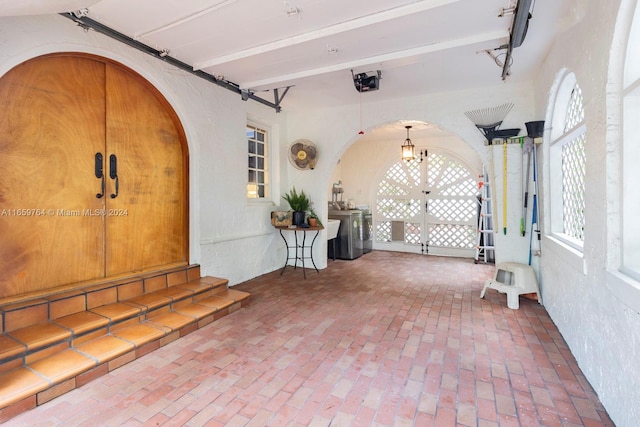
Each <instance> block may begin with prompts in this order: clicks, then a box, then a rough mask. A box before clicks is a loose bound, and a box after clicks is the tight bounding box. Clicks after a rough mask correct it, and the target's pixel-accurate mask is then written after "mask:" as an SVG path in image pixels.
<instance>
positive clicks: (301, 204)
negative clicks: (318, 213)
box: [282, 187, 311, 226]
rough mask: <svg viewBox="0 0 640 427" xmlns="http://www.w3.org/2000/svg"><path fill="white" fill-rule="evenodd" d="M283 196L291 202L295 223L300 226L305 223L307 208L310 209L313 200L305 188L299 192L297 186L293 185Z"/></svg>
mask: <svg viewBox="0 0 640 427" xmlns="http://www.w3.org/2000/svg"><path fill="white" fill-rule="evenodd" d="M282 198H283V199H285V200H286V201H287V203H289V206H290V207H291V210H293V225H297V226H300V225H302V224H304V219H305V216H306V214H307V210H309V206H310V205H311V201H310V200H309V197H308V196H307V195H306V194H305V192H304V190H301V191H300V192H298V191H297V190H296V188H295V187H292V188H291V190H290V191H289V192H288V193H285V195H284V196H282Z"/></svg>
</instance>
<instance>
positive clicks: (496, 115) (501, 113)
mask: <svg viewBox="0 0 640 427" xmlns="http://www.w3.org/2000/svg"><path fill="white" fill-rule="evenodd" d="M512 108H513V104H512V103H510V102H508V103H506V104H502V105H499V106H497V107H491V108H483V109H480V110H473V111H467V112H465V113H464V115H465V116H467V117H468V118H469V120H471V121H472V122H473V124H474V125H476V127H477V128H478V129H479V130H480V131H481V132H482V134H483V135H484V136H485V138H487V141H488V142H489V145H491V141H492V140H493V138H494V137H495V132H496V129H498V128H499V127H500V125H501V124H502V121H503V120H504V118H505V117H507V114H509V111H511V109H512Z"/></svg>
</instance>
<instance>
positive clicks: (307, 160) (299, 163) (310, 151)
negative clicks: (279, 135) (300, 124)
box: [289, 139, 318, 170]
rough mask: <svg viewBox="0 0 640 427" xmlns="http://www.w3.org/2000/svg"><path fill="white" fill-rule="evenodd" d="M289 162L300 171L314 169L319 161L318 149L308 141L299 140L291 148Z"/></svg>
mask: <svg viewBox="0 0 640 427" xmlns="http://www.w3.org/2000/svg"><path fill="white" fill-rule="evenodd" d="M289 161H290V162H291V164H292V165H293V166H295V167H296V168H297V169H300V170H307V169H314V168H315V167H316V162H317V161H318V149H317V148H316V145H315V144H314V143H313V142H311V141H309V140H308V139H297V140H295V141H293V143H292V144H291V146H290V147H289Z"/></svg>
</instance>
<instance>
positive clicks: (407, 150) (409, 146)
mask: <svg viewBox="0 0 640 427" xmlns="http://www.w3.org/2000/svg"><path fill="white" fill-rule="evenodd" d="M411 128H412V126H405V129H407V139H405V140H404V144H402V160H404V161H406V162H410V161H412V160H417V161H418V162H422V156H423V154H424V156H425V157H426V156H428V155H429V153H428V152H427V150H424V153H423V152H422V150H420V153H419V155H420V157H419V158H418V157H416V146H415V145H413V142H411V138H409V129H411Z"/></svg>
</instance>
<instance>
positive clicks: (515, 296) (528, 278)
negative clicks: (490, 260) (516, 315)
mask: <svg viewBox="0 0 640 427" xmlns="http://www.w3.org/2000/svg"><path fill="white" fill-rule="evenodd" d="M487 288H491V289H495V290H497V291H498V292H500V293H503V294H507V307H509V308H511V309H514V310H517V309H518V308H519V307H520V301H519V299H520V295H522V294H529V293H533V292H535V293H536V295H537V298H538V303H539V304H542V299H541V297H540V290H539V289H538V281H537V280H536V274H535V272H534V271H533V268H532V267H531V266H530V265H526V264H519V263H517V262H503V263H500V264H498V265H497V266H496V274H495V277H494V278H493V279H489V280H487V281H486V282H485V284H484V288H482V292H480V298H484V293H485V291H486V290H487Z"/></svg>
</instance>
